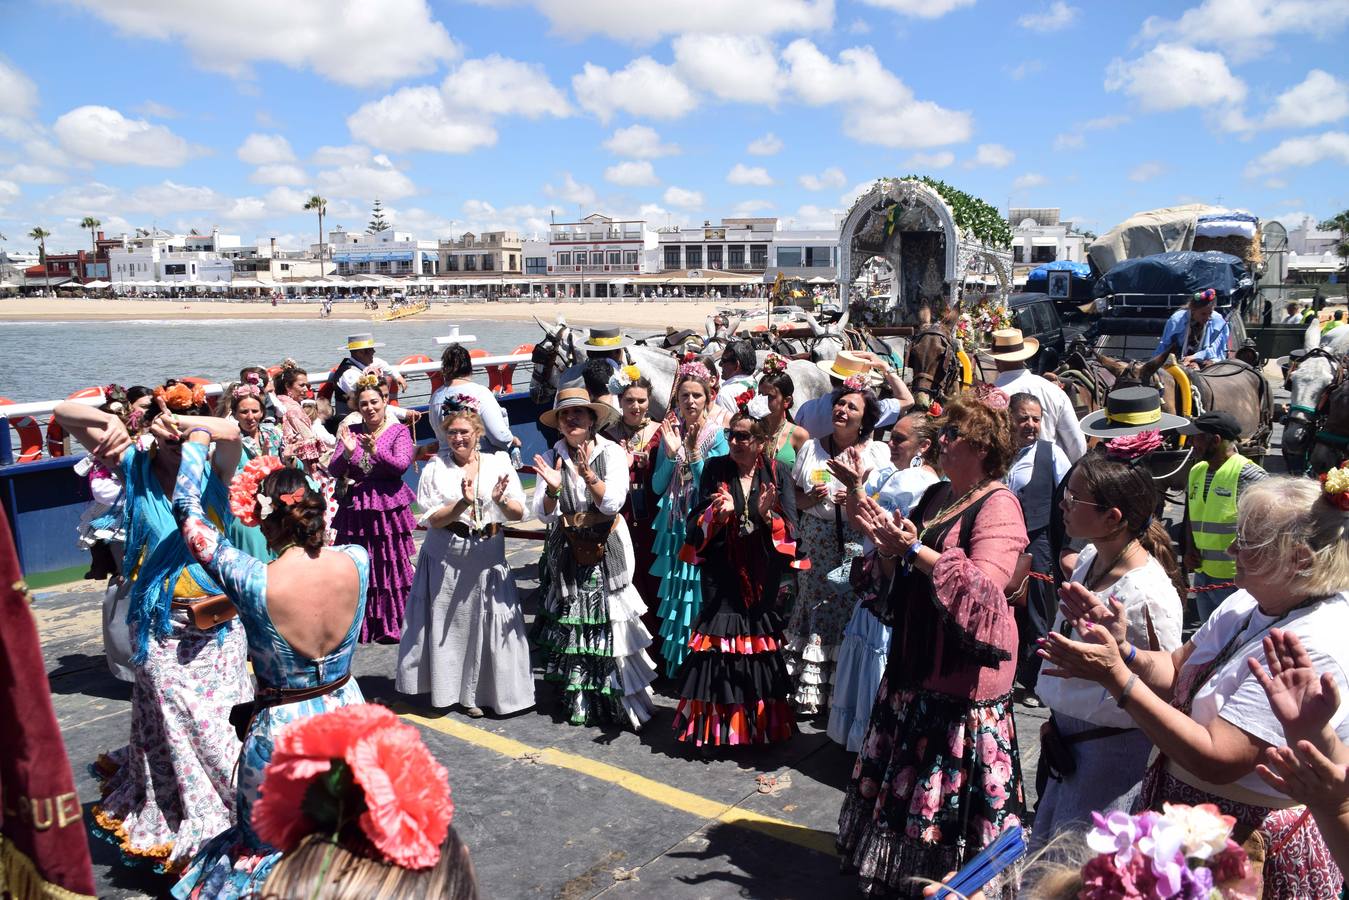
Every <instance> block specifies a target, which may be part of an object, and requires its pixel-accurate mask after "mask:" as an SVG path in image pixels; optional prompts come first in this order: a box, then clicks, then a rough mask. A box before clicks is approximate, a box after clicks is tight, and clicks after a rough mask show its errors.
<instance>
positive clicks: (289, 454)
mask: <svg viewBox="0 0 1349 900" xmlns="http://www.w3.org/2000/svg"><path fill="white" fill-rule="evenodd" d="M271 397H272V402H273V403H274V404H275V405H276V407H277V408H278V409H279V410H280V411H281V439H282V445H281V458H282V459H284V460H285V461H286V462H288V463H298V464H299V466H300V468H302V469H304V471H305V474H306V475H308V476H309V477H310V478H312V479H313V480H314V482H315V483H316V484H317V485H318V487H319V493H320V494H322V495H323V504H324V506H323V525H324V528H325V531H324V536H323V539H324V543H327V544H331V543H333V542H334V541H336V540H337V533H336V532H335V531H333V517H334V516H336V515H337V479H335V478H333V476H332V475H331V474H329V472H328V464H327V463H328V455H329V449H328V446H327V445H325V444H324V443H323V441H321V440H319V439H318V437H317V435H315V434H314V423H312V422H310V421H309V414H308V413H306V412H305V411H304V407H303V406H302V405H301V404H300V403H299V401H297V400H295V399H294V398H293V397H288V396H286V395H285V394H272V395H271Z"/></svg>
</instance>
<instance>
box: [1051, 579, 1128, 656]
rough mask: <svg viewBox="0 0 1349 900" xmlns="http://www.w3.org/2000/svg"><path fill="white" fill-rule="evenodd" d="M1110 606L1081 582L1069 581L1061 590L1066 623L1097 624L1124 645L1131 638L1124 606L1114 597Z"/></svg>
mask: <svg viewBox="0 0 1349 900" xmlns="http://www.w3.org/2000/svg"><path fill="white" fill-rule="evenodd" d="M1109 604H1110V605H1109V606H1107V605H1106V604H1104V603H1102V602H1101V601H1100V599H1099V598H1098V597H1097V596H1096V595H1095V594H1093V593H1092V592H1091V591H1089V590H1087V586H1086V585H1084V584H1082V583H1081V582H1077V581H1068V582H1065V583H1064V584H1063V586H1062V587H1060V588H1059V609H1061V610H1062V611H1063V618H1064V620H1065V621H1068V622H1077V621H1079V620H1086V621H1088V622H1095V623H1097V624H1098V625H1101V626H1102V627H1104V628H1105V629H1106V630H1107V631H1109V632H1110V634H1111V636H1112V637H1114V639H1115V643H1117V644H1122V643H1124V642H1125V641H1126V640H1128V638H1129V620H1128V619H1127V618H1126V617H1125V615H1124V604H1123V603H1121V602H1120V601H1119V600H1117V599H1116V598H1115V597H1113V596H1112V597H1110V599H1109Z"/></svg>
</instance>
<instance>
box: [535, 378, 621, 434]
mask: <svg viewBox="0 0 1349 900" xmlns="http://www.w3.org/2000/svg"><path fill="white" fill-rule="evenodd" d="M576 407H585V408H586V409H588V410H590V411H591V412H593V413H594V414H595V420H596V421H595V430H596V431H599V430H601V429H604V428H608V427H609V426H610V425H612V424H613V422H614V420H615V419H617V418H618V410H616V409H614V408H613V407H612V406H610V405H609V404H607V403H595V402H594V401H592V400H591V399H590V391H587V390H586V389H585V388H583V387H569V388H562V390H560V391H558V392H557V397H556V398H554V400H553V408H552V409H549V410H544V413H543V415H541V416H539V421H540V422H541V423H543V424H544V425H547V426H548V427H549V428H557V414H558V413H560V412H562V410H564V409H575V408H576Z"/></svg>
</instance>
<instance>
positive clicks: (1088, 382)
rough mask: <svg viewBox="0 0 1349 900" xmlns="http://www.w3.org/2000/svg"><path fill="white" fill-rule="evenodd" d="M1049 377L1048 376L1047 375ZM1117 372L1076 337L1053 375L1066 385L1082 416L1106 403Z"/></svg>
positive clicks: (1060, 383)
mask: <svg viewBox="0 0 1349 900" xmlns="http://www.w3.org/2000/svg"><path fill="white" fill-rule="evenodd" d="M1046 377H1049V376H1048V375H1046ZM1116 377H1117V373H1116V372H1113V371H1111V369H1110V368H1108V367H1107V366H1106V365H1104V364H1103V363H1102V362H1101V360H1100V359H1099V358H1097V356H1096V354H1095V352H1093V351H1092V350H1091V349H1090V348H1089V347H1088V346H1087V344H1086V342H1085V341H1083V340H1082V339H1081V338H1078V339H1076V340H1074V341H1073V343H1072V345H1071V346H1070V347H1069V348H1068V352H1067V353H1066V354H1065V355H1064V357H1063V361H1062V362H1060V363H1059V367H1058V368H1057V369H1055V370H1054V372H1053V377H1052V378H1051V379H1050V380H1052V381H1055V382H1057V383H1058V385H1059V387H1061V388H1063V392H1064V393H1065V394H1067V395H1068V399H1069V400H1071V401H1072V404H1073V414H1074V415H1075V416H1077V418H1078V419H1079V420H1080V419H1081V418H1082V417H1083V416H1085V415H1087V414H1088V413H1093V412H1095V411H1096V410H1098V409H1100V408H1101V407H1103V406H1105V398H1106V395H1108V394H1109V393H1110V392H1111V391H1112V390H1114V388H1115V380H1116Z"/></svg>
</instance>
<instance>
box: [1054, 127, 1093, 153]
mask: <svg viewBox="0 0 1349 900" xmlns="http://www.w3.org/2000/svg"><path fill="white" fill-rule="evenodd" d="M1085 146H1087V138H1086V137H1085V136H1084V135H1083V134H1081V133H1080V132H1076V131H1065V132H1063V133H1062V134H1056V135H1054V149H1055V150H1081V149H1082V148H1083V147H1085Z"/></svg>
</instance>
